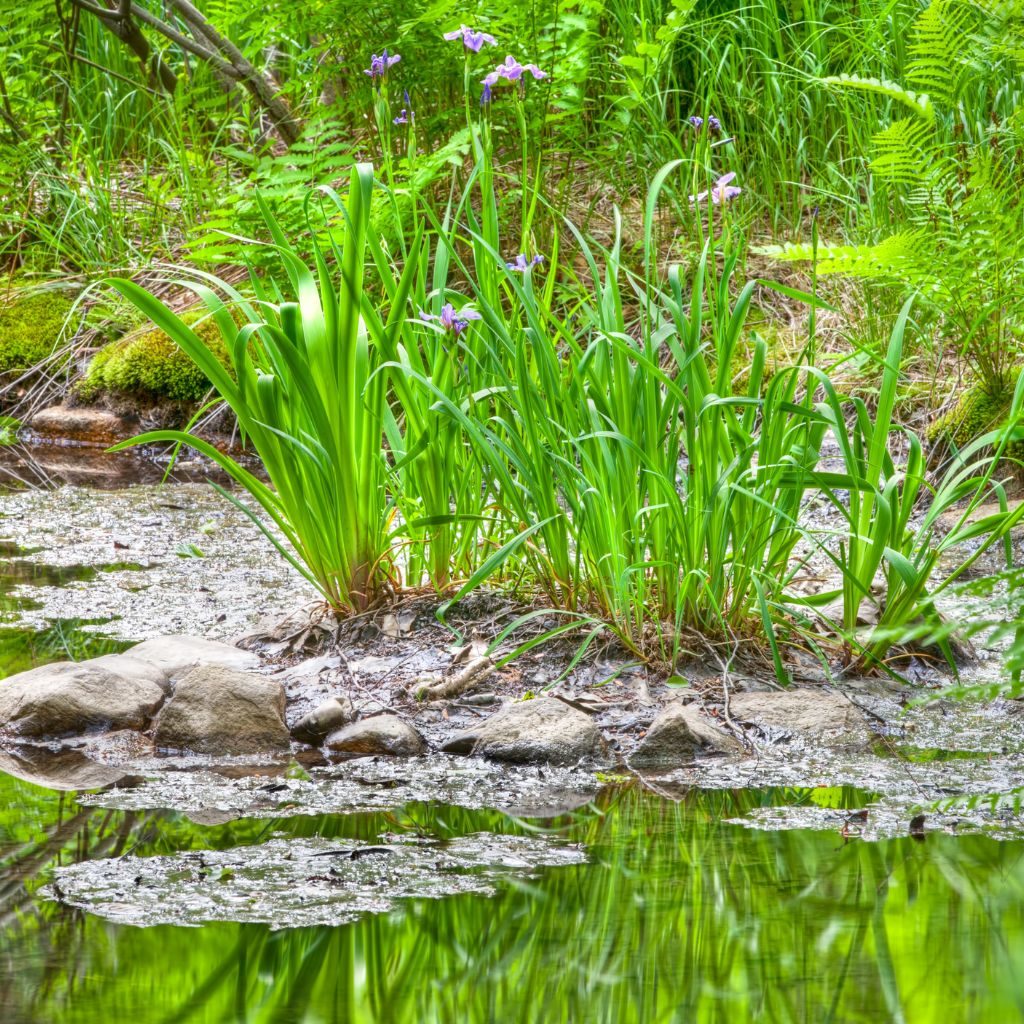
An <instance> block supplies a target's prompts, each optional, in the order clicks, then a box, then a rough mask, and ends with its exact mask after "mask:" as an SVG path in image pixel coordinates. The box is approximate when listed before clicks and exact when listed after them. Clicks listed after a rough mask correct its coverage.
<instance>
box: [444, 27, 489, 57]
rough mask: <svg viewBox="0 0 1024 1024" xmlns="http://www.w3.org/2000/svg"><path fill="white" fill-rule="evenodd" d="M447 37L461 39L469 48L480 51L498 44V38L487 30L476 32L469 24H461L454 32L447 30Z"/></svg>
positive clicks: (445, 35) (475, 51) (449, 39)
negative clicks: (485, 46) (484, 47)
mask: <svg viewBox="0 0 1024 1024" xmlns="http://www.w3.org/2000/svg"><path fill="white" fill-rule="evenodd" d="M444 37H445V39H447V40H448V41H449V42H451V41H452V40H453V39H461V40H462V45H463V46H464V47H465V48H466V49H467V50H472V51H473V52H474V53H479V52H480V49H481V48H482V47H483V46H484V45H485V44H486V45H487V46H497V44H498V40H497V39H495V38H494V36H491V35H488V34H487V33H486V32H474V31H473V30H472V29H471V28H470V27H469V26H468V25H460V26H459V27H458V28H457V29H455V30H454V31H453V32H445V34H444Z"/></svg>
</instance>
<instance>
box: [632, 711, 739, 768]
mask: <svg viewBox="0 0 1024 1024" xmlns="http://www.w3.org/2000/svg"><path fill="white" fill-rule="evenodd" d="M742 752H743V745H742V744H741V743H740V742H739V740H737V739H736V738H735V737H733V736H730V735H729V733H727V732H725V731H724V730H723V729H720V728H718V726H716V725H713V724H712V723H711V722H710V721H709V720H708V719H707V718H705V717H704V716H703V715H702V714H701V713H700V710H699V709H698V708H697V706H696V705H694V704H673V705H672V706H671V707H668V708H666V709H665V710H664V711H662V712H661V714H660V715H658V717H657V718H655V719H654V721H653V722H651V724H650V727H649V728H648V730H647V735H646V736H644V738H643V739H642V740H641V741H640V743H639V744H638V745H637V748H636V750H634V751H633V754H632V756H631V757H630V759H629V766H630V767H631V768H635V769H637V770H638V771H669V770H671V769H673V768H678V767H679V766H680V765H683V764H688V763H690V762H691V761H693V760H694V759H695V758H697V757H699V756H701V755H705V754H740V753H742Z"/></svg>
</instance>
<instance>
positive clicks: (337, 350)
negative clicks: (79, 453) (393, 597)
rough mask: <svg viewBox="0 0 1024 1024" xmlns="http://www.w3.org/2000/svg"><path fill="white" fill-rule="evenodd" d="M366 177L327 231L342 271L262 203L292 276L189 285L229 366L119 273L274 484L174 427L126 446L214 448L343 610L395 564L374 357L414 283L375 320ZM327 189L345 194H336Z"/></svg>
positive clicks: (384, 580)
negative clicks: (245, 284)
mask: <svg viewBox="0 0 1024 1024" xmlns="http://www.w3.org/2000/svg"><path fill="white" fill-rule="evenodd" d="M372 189H373V172H372V169H371V168H370V167H369V166H367V165H357V166H356V167H355V168H353V171H352V176H351V186H350V190H349V195H348V199H347V203H346V204H345V207H344V209H345V212H346V216H345V220H344V225H345V226H344V234H343V236H342V237H340V238H337V239H333V240H332V246H331V250H330V252H329V255H331V256H333V258H334V260H335V261H336V270H337V272H338V273H340V280H339V282H338V283H335V282H334V281H333V280H332V276H331V273H332V271H331V268H330V267H329V266H328V263H327V256H328V253H325V252H324V251H323V250H322V249H321V247H320V245H319V244H318V243H317V242H316V239H315V237H314V238H312V239H311V241H310V243H309V244H310V245H311V248H312V251H313V253H314V258H315V264H314V269H313V270H310V269H309V268H307V267H306V266H305V264H303V263H302V261H301V259H300V258H299V255H298V254H297V253H296V251H295V250H294V249H293V248H292V246H291V245H290V244H289V243H288V240H287V239H286V238H285V236H284V234H282V232H281V230H280V227H279V225H278V224H277V222H276V221H275V220H274V218H273V215H272V214H271V213H270V211H269V209H267V208H266V207H264V216H265V218H266V222H267V227H268V229H269V231H270V232H271V235H272V237H273V238H274V247H275V250H276V251H277V253H278V254H279V258H280V266H281V267H282V269H283V272H284V279H283V280H275V279H270V280H268V281H263V280H261V279H259V278H257V277H253V279H252V286H253V289H254V292H255V296H256V299H255V301H249V300H248V299H247V298H246V297H244V296H243V295H241V294H240V293H239V292H238V291H237V290H236V289H235V288H233V287H232V286H230V285H228V284H226V283H224V282H222V281H218V280H217V279H216V278H213V277H211V276H206V275H204V276H201V277H200V278H199V279H198V280H197V281H196V282H194V283H193V284H191V287H192V288H193V290H194V291H195V292H196V294H197V295H198V296H199V297H200V299H202V301H203V303H204V305H205V307H206V309H207V311H208V312H209V314H210V316H211V318H212V320H213V321H214V322H215V323H216V324H217V326H218V328H219V330H220V333H221V336H222V338H223V341H224V345H225V347H226V349H227V351H228V353H229V356H230V366H231V371H232V372H229V371H228V370H227V369H225V368H224V366H223V365H222V364H221V362H220V361H219V360H218V359H217V357H216V356H215V355H214V354H213V352H211V350H210V348H209V347H208V346H207V345H206V343H205V342H204V341H203V339H202V338H201V337H200V336H199V335H198V334H197V333H196V331H195V330H193V329H192V328H191V327H189V326H188V324H186V323H185V322H184V321H183V320H182V319H181V318H180V317H178V316H175V314H174V313H172V312H171V311H170V310H169V309H168V308H167V307H166V306H165V305H163V304H162V303H161V302H159V301H158V300H157V299H155V298H154V297H153V296H152V295H150V294H149V293H148V292H146V291H145V290H144V289H142V288H140V287H139V286H138V285H136V284H133V283H132V282H130V281H125V280H116V281H114V282H113V283H114V285H115V287H116V288H117V290H118V291H119V292H120V293H121V294H122V295H123V296H125V298H127V299H129V300H131V301H132V302H134V303H135V304H136V305H137V306H138V307H139V309H141V310H142V311H143V312H144V313H146V314H147V315H148V316H150V317H151V318H152V319H153V321H154V323H156V324H157V325H158V326H159V327H161V328H162V329H163V330H164V331H165V332H166V333H167V334H168V335H169V336H170V337H171V338H173V340H174V341H175V342H176V343H177V344H178V345H179V346H180V347H181V349H182V350H183V351H184V352H185V353H187V355H188V356H189V357H190V358H191V359H192V360H193V361H194V362H195V363H196V364H197V366H198V367H199V368H200V369H201V370H202V372H203V373H204V374H205V375H206V377H208V378H209V380H210V381H211V383H212V384H213V386H214V387H215V388H216V390H217V392H218V393H219V395H220V396H221V398H222V399H223V400H224V401H225V402H226V403H227V404H228V405H229V406H230V407H231V409H232V411H233V412H234V413H235V415H236V417H237V419H238V423H239V426H240V428H241V429H242V431H244V434H245V436H246V438H247V439H248V440H249V442H250V443H251V444H252V446H253V448H254V449H255V450H256V452H257V453H258V454H259V456H260V458H261V459H262V461H263V465H264V468H265V469H266V472H267V476H268V477H269V479H270V482H271V484H272V487H268V486H267V485H266V484H264V483H263V482H262V481H261V480H260V479H259V478H257V477H256V476H254V475H253V474H252V473H250V472H249V471H248V470H247V469H245V468H244V467H242V466H241V465H240V464H239V463H238V462H236V461H235V460H234V459H232V458H231V457H230V456H228V455H226V454H224V453H223V452H221V451H219V450H218V449H216V448H214V447H213V446H212V445H209V444H207V443H206V442H203V441H200V440H199V439H197V438H195V437H193V436H191V435H190V434H187V433H183V432H180V431H154V432H151V433H148V434H144V435H142V436H141V437H138V438H135V439H134V440H132V441H128V442H125V443H124V444H122V445H120V446H118V447H125V446H128V445H132V444H146V443H151V442H158V441H170V442H173V443H179V444H190V445H192V446H193V447H195V448H196V449H197V450H199V451H200V452H202V453H203V454H204V455H206V456H208V457H209V458H211V459H213V460H214V461H215V462H216V463H217V464H218V465H219V466H220V467H221V468H222V469H223V470H224V471H225V472H226V473H228V474H229V475H230V476H231V478H232V479H233V480H234V481H235V482H236V483H237V484H239V485H240V486H241V487H242V488H243V489H244V490H245V491H246V492H247V493H248V495H249V497H250V498H252V499H253V500H254V501H255V502H256V503H257V504H258V505H259V506H260V508H261V509H262V511H263V512H264V513H265V514H266V516H267V517H269V519H270V522H271V524H272V526H273V527H274V528H275V529H271V527H270V526H268V525H267V523H266V522H265V521H264V520H263V519H261V518H259V517H258V516H256V515H255V513H254V512H252V510H251V509H249V508H248V506H245V505H242V504H241V503H239V504H240V507H241V508H242V509H243V510H245V511H247V512H248V513H249V514H250V515H251V516H252V517H253V519H254V521H255V522H256V523H257V524H258V525H259V526H260V528H261V529H263V530H264V531H265V532H266V533H267V535H268V536H269V537H270V538H271V540H272V541H273V543H274V544H275V545H276V546H277V547H278V549H279V550H280V551H281V552H282V554H284V555H285V557H287V558H288V560H289V561H290V562H291V563H292V564H293V565H294V566H295V567H296V569H298V570H299V571H300V572H301V573H302V574H303V575H304V576H305V577H306V578H307V579H308V580H309V581H310V582H311V583H312V584H313V585H314V586H316V587H317V589H318V590H319V591H320V592H321V593H322V594H323V596H324V598H325V599H326V600H327V601H328V602H329V603H330V604H331V606H332V607H334V608H336V609H338V610H339V611H353V610H356V611H358V610H362V609H365V608H367V607H369V606H370V605H372V604H373V603H374V602H376V601H377V600H378V599H379V598H380V597H381V595H382V593H383V592H384V591H385V589H386V587H387V585H388V582H389V576H390V568H391V567H390V559H389V554H390V549H389V544H388V540H387V535H386V534H387V517H388V502H387V497H386V494H385V491H384V460H383V457H382V452H381V440H382V432H383V420H384V412H385V407H386V392H385V378H384V377H383V376H382V375H380V374H378V373H377V372H376V370H377V369H378V363H379V357H378V345H379V338H380V336H381V335H383V334H386V333H387V331H388V330H390V329H392V328H393V325H394V321H395V320H396V319H397V318H400V317H401V316H403V315H404V312H405V304H406V299H405V296H406V295H407V294H408V288H409V282H408V280H407V279H403V281H402V282H401V283H396V284H394V285H393V287H394V292H393V293H392V296H393V304H392V312H391V314H390V316H389V318H388V320H387V323H386V324H385V323H383V322H381V320H380V318H379V316H378V315H377V313H376V311H375V309H374V307H373V306H372V305H371V303H370V298H369V295H368V292H367V290H366V286H367V285H369V284H370V281H369V280H368V279H367V278H366V276H365V275H364V261H365V258H366V245H367V230H368V228H369V222H370V206H371V195H372ZM329 198H330V199H331V201H332V202H335V203H337V204H338V206H339V208H340V207H341V200H340V199H338V198H337V196H336V195H335V194H334V193H329ZM210 285H213V288H211V287H210ZM214 288H216V291H215V290H214ZM218 293H219V294H218ZM222 296H223V298H222ZM225 298H226V299H227V300H228V301H229V302H230V303H231V305H230V307H229V306H228V305H226V304H225V301H224V299H225ZM236 318H238V319H240V320H241V323H242V326H241V327H239V326H238V322H237V321H236ZM371 327H372V331H371V333H372V335H373V341H371V339H370V338H369V337H368V330H369V329H370V328H371ZM236 500H237V499H236ZM282 538H283V540H284V543H285V544H287V545H288V546H287V548H286V547H284V546H283V545H282Z"/></svg>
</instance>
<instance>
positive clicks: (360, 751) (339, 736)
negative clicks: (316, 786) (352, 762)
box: [324, 715, 427, 757]
mask: <svg viewBox="0 0 1024 1024" xmlns="http://www.w3.org/2000/svg"><path fill="white" fill-rule="evenodd" d="M324 747H325V748H326V749H327V750H329V751H330V752H331V753H334V754H346V755H348V756H349V757H365V756H367V755H369V754H384V755H387V756H390V757H413V756H415V755H416V754H423V753H425V752H426V749H427V744H426V742H425V741H424V739H423V737H422V736H421V735H420V734H419V733H418V732H417V731H416V730H415V729H414V728H413V727H412V726H411V725H409V724H407V723H406V722H403V721H402V719H401V718H399V717H398V716H397V715H374V717H373V718H364V719H361V720H360V721H358V722H352V723H350V724H349V725H346V726H344V727H343V728H341V729H337V730H335V731H334V732H332V733H331V734H330V736H328V737H327V741H326V742H325V743H324Z"/></svg>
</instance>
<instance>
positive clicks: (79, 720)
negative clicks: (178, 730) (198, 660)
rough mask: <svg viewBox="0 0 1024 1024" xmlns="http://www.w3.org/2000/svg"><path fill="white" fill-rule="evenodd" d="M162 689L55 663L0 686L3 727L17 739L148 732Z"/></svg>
mask: <svg viewBox="0 0 1024 1024" xmlns="http://www.w3.org/2000/svg"><path fill="white" fill-rule="evenodd" d="M163 700H164V691H163V689H162V687H161V686H160V685H159V684H158V683H156V682H153V681H152V680H151V679H146V678H136V677H132V676H129V675H122V674H120V673H118V672H111V671H110V670H109V669H108V668H103V667H94V666H93V665H92V664H91V663H90V662H87V661H86V662H69V661H68V662H57V663H56V664H53V665H43V666H42V667H40V668H34V669H29V671H27V672H20V673H18V675H14V676H11V677H10V678H9V679H6V680H4V681H3V682H0V727H2V728H5V729H7V730H9V731H11V732H13V733H15V734H17V735H19V736H26V737H33V738H44V737H45V738H54V739H56V738H60V737H64V736H77V735H81V734H83V733H91V732H101V731H105V730H110V729H146V728H148V726H149V723H150V720H151V719H152V717H153V715H154V714H155V712H156V710H157V708H159V707H160V705H161V704H162V703H163Z"/></svg>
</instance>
